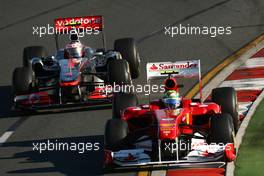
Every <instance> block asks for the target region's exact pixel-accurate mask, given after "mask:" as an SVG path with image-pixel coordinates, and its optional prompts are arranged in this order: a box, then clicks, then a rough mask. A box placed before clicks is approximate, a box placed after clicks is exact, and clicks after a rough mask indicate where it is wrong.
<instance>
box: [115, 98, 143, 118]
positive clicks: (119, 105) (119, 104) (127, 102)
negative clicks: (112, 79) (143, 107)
mask: <svg viewBox="0 0 264 176" xmlns="http://www.w3.org/2000/svg"><path fill="white" fill-rule="evenodd" d="M137 105H138V97H137V96H136V95H135V94H132V93H116V94H114V97H113V104H112V109H113V118H115V119H121V117H122V113H123V111H124V110H125V109H126V108H128V107H132V106H137Z"/></svg>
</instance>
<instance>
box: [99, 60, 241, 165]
mask: <svg viewBox="0 0 264 176" xmlns="http://www.w3.org/2000/svg"><path fill="white" fill-rule="evenodd" d="M165 76H166V77H167V78H166V79H165V82H164V86H165V93H167V92H178V89H179V88H180V87H182V86H181V85H178V84H177V82H176V78H191V77H196V76H197V77H199V80H200V83H201V74H200V61H199V60H192V61H181V62H174V63H171V62H162V63H148V64H147V77H148V80H149V81H150V80H152V79H154V78H161V77H162V78H164V77H165ZM200 85H201V84H200ZM165 100H166V101H165ZM167 100H170V101H171V99H168V98H166V99H164V98H163V99H159V100H153V101H150V102H149V104H143V105H137V99H136V96H135V95H133V94H125V93H120V94H116V95H115V97H114V102H113V118H112V119H110V120H108V121H107V123H106V127H105V158H104V161H105V167H106V168H111V169H113V168H115V169H124V168H133V169H134V168H135V167H137V168H138V167H139V166H145V167H144V168H146V167H147V166H152V167H153V165H155V168H158V167H159V166H160V167H163V166H166V167H168V166H169V167H170V166H173V167H195V166H200V167H221V166H224V165H225V162H227V161H233V160H234V159H235V150H234V134H235V131H236V129H237V126H238V124H237V123H238V113H237V109H236V94H235V90H234V89H233V88H230V87H223V88H215V89H213V91H212V102H201V99H198V100H197V99H195V100H194V99H193V100H192V99H186V98H182V97H180V99H179V98H178V99H176V101H177V100H179V102H180V103H178V104H177V106H176V107H175V106H174V107H172V106H171V107H170V106H167V104H166V102H167ZM172 100H173V99H172ZM176 101H175V102H176ZM172 102H173V101H172Z"/></svg>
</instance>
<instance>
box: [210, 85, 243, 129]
mask: <svg viewBox="0 0 264 176" xmlns="http://www.w3.org/2000/svg"><path fill="white" fill-rule="evenodd" d="M212 101H213V102H215V103H217V104H218V105H220V106H221V110H222V113H228V114H230V115H231V116H232V120H233V124H234V128H235V132H237V131H238V127H239V116H238V112H237V97H236V91H235V89H234V88H233V87H220V88H215V89H213V91H212Z"/></svg>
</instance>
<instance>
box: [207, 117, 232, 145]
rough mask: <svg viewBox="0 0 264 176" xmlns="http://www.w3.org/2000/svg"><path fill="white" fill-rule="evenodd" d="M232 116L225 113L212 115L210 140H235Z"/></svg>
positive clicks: (213, 141)
mask: <svg viewBox="0 0 264 176" xmlns="http://www.w3.org/2000/svg"><path fill="white" fill-rule="evenodd" d="M233 132H234V126H233V123H232V116H231V115H230V114H227V113H224V114H219V115H215V116H213V117H211V121H210V132H209V142H210V143H216V144H220V143H221V144H227V143H233V142H234V136H233V135H234V133H233Z"/></svg>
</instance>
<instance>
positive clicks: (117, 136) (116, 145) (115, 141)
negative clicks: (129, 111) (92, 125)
mask: <svg viewBox="0 0 264 176" xmlns="http://www.w3.org/2000/svg"><path fill="white" fill-rule="evenodd" d="M128 131H129V130H128V125H127V122H126V121H124V120H121V119H110V120H108V121H107V122H106V125H105V134H104V137H105V146H106V149H108V150H112V151H116V150H120V149H122V148H123V147H125V145H126V144H125V142H124V139H125V137H126V136H127V134H128Z"/></svg>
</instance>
